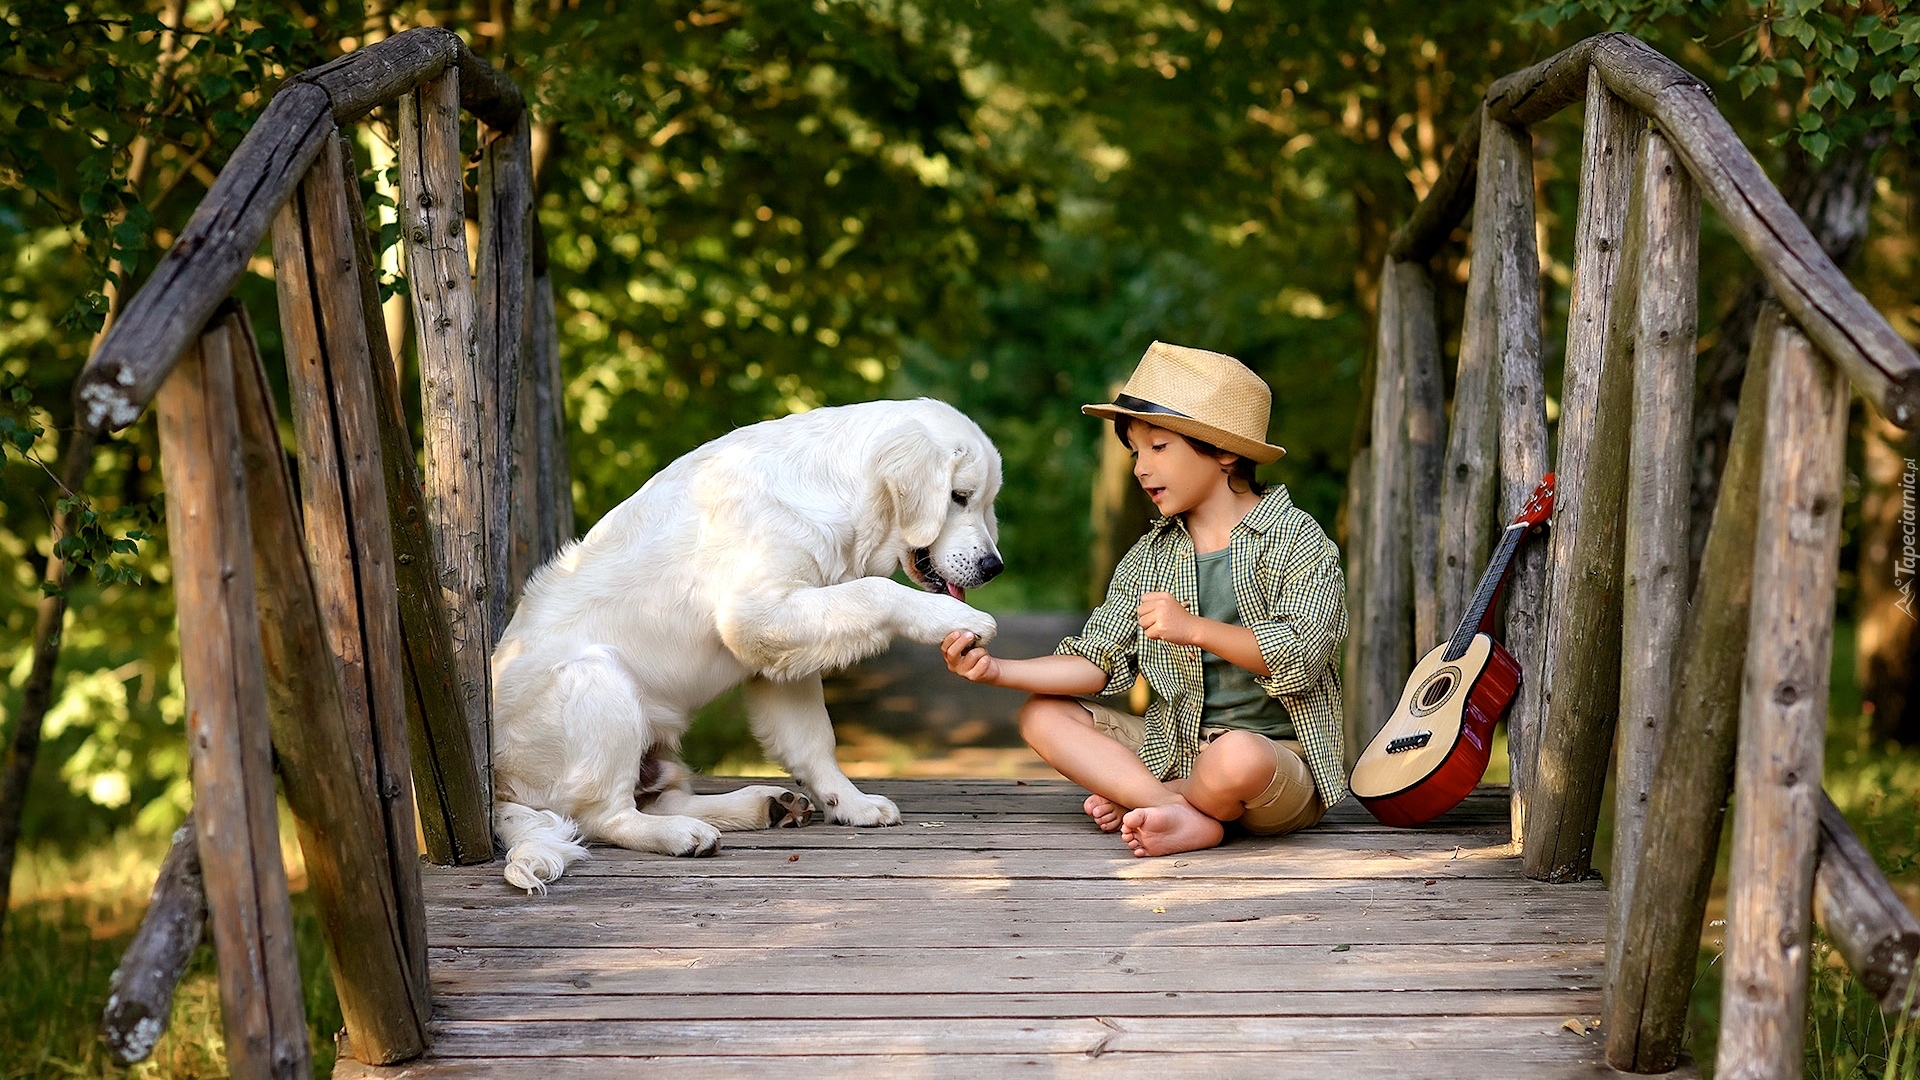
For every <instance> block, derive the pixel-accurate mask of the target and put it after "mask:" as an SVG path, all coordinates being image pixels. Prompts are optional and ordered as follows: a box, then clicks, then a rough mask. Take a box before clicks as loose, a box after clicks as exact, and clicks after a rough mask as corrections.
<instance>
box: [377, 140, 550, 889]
mask: <svg viewBox="0 0 1920 1080" xmlns="http://www.w3.org/2000/svg"><path fill="white" fill-rule="evenodd" d="M343 153H347V154H348V155H349V157H350V154H351V152H350V151H349V150H347V149H346V148H345V147H343ZM342 179H343V180H344V182H345V187H346V198H347V207H348V215H347V218H348V225H349V227H350V228H351V230H352V232H353V246H354V253H355V257H356V259H357V261H358V263H359V266H360V282H359V284H360V310H361V312H362V316H361V317H362V320H363V322H364V323H365V325H366V327H367V344H368V345H369V346H370V348H371V351H372V358H373V368H374V370H373V379H372V387H373V399H374V413H375V418H376V420H377V421H378V423H379V427H380V460H381V464H382V465H383V466H384V467H385V468H386V486H387V517H388V520H389V521H390V522H391V523H392V526H393V552H394V555H393V561H394V579H395V584H396V585H397V586H398V588H399V594H400V595H399V599H400V628H401V636H402V638H403V639H404V640H405V643H406V657H405V661H406V700H407V743H408V746H409V748H410V749H411V750H412V755H411V756H412V761H413V786H414V797H415V799H416V800H417V801H416V803H415V805H416V807H417V808H418V810H419V814H420V831H421V835H422V836H424V837H425V839H426V844H427V857H428V858H430V859H432V860H433V861H434V862H436V863H440V864H442V865H446V864H459V865H468V864H472V863H483V862H487V861H489V860H491V859H492V858H493V825H492V823H491V820H490V813H491V812H490V808H489V807H488V805H487V802H486V799H485V797H484V796H483V795H482V793H481V787H480V764H479V763H478V762H476V761H474V759H473V743H472V741H471V734H470V733H471V731H472V728H471V727H470V726H469V725H468V723H467V715H466V705H467V702H466V698H465V696H464V695H463V694H462V693H461V690H460V674H459V670H458V668H457V667H456V661H455V657H454V651H453V633H452V631H451V630H449V629H448V627H447V612H446V609H445V608H444V607H443V606H442V604H441V590H440V582H441V576H440V555H439V552H438V550H437V549H436V548H435V547H434V543H433V537H432V536H431V534H430V531H429V528H428V518H427V507H426V502H425V500H424V499H423V498H422V497H421V494H420V474H419V470H418V469H417V468H416V467H415V465H414V456H413V440H412V438H411V436H409V435H408V433H407V418H406V413H405V410H404V407H403V406H402V405H401V403H400V382H399V376H398V371H399V369H398V368H397V367H396V366H395V365H394V363H393V354H392V351H391V350H390V349H389V347H388V344H387V336H386V328H385V319H384V317H383V312H382V310H381V305H380V289H379V286H378V285H377V284H376V283H375V281H374V277H373V266H374V261H373V245H372V241H371V239H370V238H369V237H368V235H367V219H366V212H365V210H364V208H363V207H362V206H361V205H360V184H359V178H358V177H356V176H354V175H352V174H351V173H350V172H349V173H348V174H347V175H345V176H343V177H342ZM569 526H571V521H569Z"/></svg>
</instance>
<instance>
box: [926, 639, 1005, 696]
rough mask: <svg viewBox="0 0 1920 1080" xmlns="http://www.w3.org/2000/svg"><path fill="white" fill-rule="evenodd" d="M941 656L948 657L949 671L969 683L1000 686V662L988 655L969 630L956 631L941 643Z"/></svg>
mask: <svg viewBox="0 0 1920 1080" xmlns="http://www.w3.org/2000/svg"><path fill="white" fill-rule="evenodd" d="M940 655H942V656H944V657H946V660H947V670H948V671H951V672H953V673H954V674H955V675H958V676H960V677H961V678H963V679H965V680H967V681H968V682H977V683H986V684H987V685H988V686H994V685H998V683H999V681H1000V661H998V660H995V659H994V658H993V657H992V656H990V655H988V653H987V650H986V648H985V647H984V646H982V645H981V644H980V643H979V639H978V638H976V637H974V635H973V632H972V631H969V630H955V631H954V632H953V633H951V634H948V635H947V639H946V640H945V641H942V642H941V643H940Z"/></svg>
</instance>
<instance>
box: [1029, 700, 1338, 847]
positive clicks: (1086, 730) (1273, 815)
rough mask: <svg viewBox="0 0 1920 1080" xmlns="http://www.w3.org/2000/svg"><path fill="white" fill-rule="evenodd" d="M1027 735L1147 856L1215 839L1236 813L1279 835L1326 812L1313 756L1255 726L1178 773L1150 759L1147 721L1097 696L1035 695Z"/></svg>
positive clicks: (1103, 819) (1100, 817)
mask: <svg viewBox="0 0 1920 1080" xmlns="http://www.w3.org/2000/svg"><path fill="white" fill-rule="evenodd" d="M1020 734H1021V736H1022V737H1023V738H1025V739H1026V741H1027V744H1028V745H1029V746H1031V747H1033V748H1034V750H1035V752H1037V753H1038V754H1039V755H1040V756H1041V757H1042V758H1044V759H1046V761H1047V763H1048V764H1050V765H1052V766H1053V767H1054V768H1055V769H1058V770H1059V771H1060V773H1061V775H1063V776H1065V777H1066V778H1067V779H1069V780H1072V781H1074V782H1075V783H1077V784H1079V785H1080V786H1082V787H1084V788H1086V789H1087V790H1088V791H1091V792H1093V794H1092V795H1089V796H1088V797H1087V801H1086V804H1085V809H1086V812H1087V816H1088V817H1091V818H1092V819H1093V820H1094V823H1095V824H1097V825H1099V826H1100V828H1101V829H1102V830H1104V831H1106V832H1114V831H1116V830H1117V831H1118V832H1119V833H1120V836H1121V839H1123V840H1125V841H1126V843H1127V846H1128V847H1129V848H1132V849H1133V853H1134V854H1135V855H1137V856H1146V855H1171V854H1174V853H1176V852H1181V851H1194V850H1197V849H1200V848H1208V847H1213V846H1214V845H1216V844H1218V843H1220V841H1221V840H1222V839H1223V838H1224V837H1225V832H1226V825H1225V823H1226V822H1229V821H1235V820H1241V821H1243V823H1244V824H1245V825H1246V827H1247V828H1248V830H1249V831H1251V832H1255V833H1260V834H1265V835H1275V834H1280V833H1287V832H1293V831H1295V830H1297V829H1303V828H1305V827H1307V826H1308V825H1312V824H1313V823H1314V822H1316V821H1318V820H1319V819H1320V816H1321V814H1322V813H1324V808H1323V807H1322V806H1321V803H1320V799H1319V796H1318V793H1317V792H1316V791H1315V789H1314V785H1313V778H1312V776H1311V774H1310V773H1309V772H1308V771H1307V767H1306V763H1305V762H1304V761H1302V760H1301V758H1300V756H1299V755H1298V754H1297V753H1295V752H1294V751H1292V750H1290V749H1288V748H1286V746H1284V745H1283V744H1281V743H1278V742H1275V741H1274V740H1272V739H1268V738H1266V737H1265V736H1262V735H1260V734H1258V733H1255V732H1251V731H1231V730H1230V731H1225V732H1220V733H1219V734H1217V735H1216V736H1215V737H1214V738H1213V739H1212V740H1211V741H1210V742H1209V743H1208V744H1207V745H1206V746H1205V747H1203V748H1202V749H1201V751H1200V754H1199V755H1198V756H1197V757H1196V758H1195V759H1194V764H1193V771H1192V775H1190V776H1188V777H1185V778H1183V779H1178V780H1168V781H1162V780H1160V779H1159V778H1157V777H1155V776H1154V775H1153V774H1152V773H1151V772H1149V771H1148V770H1147V767H1146V765H1145V764H1143V763H1142V762H1141V760H1140V757H1139V753H1138V749H1139V745H1140V740H1141V738H1142V736H1143V734H1144V728H1143V726H1142V721H1141V719H1140V718H1139V717H1137V716H1132V715H1130V714H1127V713H1123V712H1120V711H1118V710H1115V709H1110V708H1108V707H1106V706H1104V705H1101V704H1099V703H1097V702H1089V701H1083V700H1080V699H1078V698H1069V697H1052V696H1035V697H1033V698H1030V699H1028V701H1027V704H1026V705H1025V706H1024V707H1023V708H1022V709H1021V711H1020Z"/></svg>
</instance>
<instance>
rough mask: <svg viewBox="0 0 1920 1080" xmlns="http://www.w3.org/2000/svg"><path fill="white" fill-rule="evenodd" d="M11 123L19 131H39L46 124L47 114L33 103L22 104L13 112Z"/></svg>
mask: <svg viewBox="0 0 1920 1080" xmlns="http://www.w3.org/2000/svg"><path fill="white" fill-rule="evenodd" d="M13 125H14V126H15V127H17V128H19V129H20V130H21V131H40V130H43V129H45V128H46V126H47V114H46V112H45V111H44V110H42V109H40V108H39V107H38V106H35V105H22V106H21V107H20V111H19V112H18V113H16V114H14V117H13Z"/></svg>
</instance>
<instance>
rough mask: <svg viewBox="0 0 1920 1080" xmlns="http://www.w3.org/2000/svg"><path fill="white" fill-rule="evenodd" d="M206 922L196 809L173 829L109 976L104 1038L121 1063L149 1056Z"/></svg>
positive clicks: (102, 1026)
mask: <svg viewBox="0 0 1920 1080" xmlns="http://www.w3.org/2000/svg"><path fill="white" fill-rule="evenodd" d="M206 925H207V885H206V882H205V881H204V880H203V879H202V878H201V875H200V845H199V844H198V843H197V842H196V841H195V840H194V837H193V815H192V813H188V815H187V821H186V823H185V824H183V825H181V826H180V827H179V828H178V829H176V830H174V833H173V846H172V847H171V848H169V849H168V850H167V857H166V858H165V859H164V860H162V861H161V863H160V874H159V876H158V877H157V878H155V879H154V882H153V892H152V894H151V896H150V897H149V899H148V900H147V911H146V914H145V915H142V916H141V917H140V929H138V930H135V931H134V932H133V940H132V941H130V942H128V943H127V951H126V953H125V954H124V955H122V956H121V958H120V965H119V966H118V967H116V968H114V969H113V977H112V978H110V979H108V980H107V1007H106V1009H105V1010H104V1011H103V1013H102V1014H101V1017H100V1038H101V1041H103V1042H105V1043H106V1044H107V1053H109V1054H111V1055H112V1056H113V1060H114V1063H115V1064H117V1065H132V1064H133V1063H135V1062H138V1061H145V1060H147V1055H148V1054H151V1053H153V1044H154V1043H156V1042H158V1041H159V1040H160V1036H161V1035H163V1034H165V1033H166V1030H167V1020H168V1018H170V1017H171V1016H172V1015H173V991H174V989H175V988H176V987H178V986H179V985H180V977H181V976H182V975H185V974H186V973H187V964H188V963H189V962H191V961H192V960H193V954H194V951H195V950H197V949H198V948H199V947H200V936H201V934H202V933H203V932H204V931H205V929H206Z"/></svg>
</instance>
